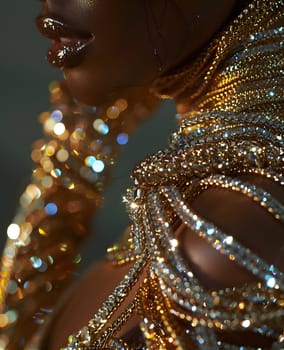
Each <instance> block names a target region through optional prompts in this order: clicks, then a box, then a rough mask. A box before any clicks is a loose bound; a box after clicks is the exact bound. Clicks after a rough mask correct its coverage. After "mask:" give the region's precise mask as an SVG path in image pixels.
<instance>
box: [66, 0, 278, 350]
mask: <svg viewBox="0 0 284 350" xmlns="http://www.w3.org/2000/svg"><path fill="white" fill-rule="evenodd" d="M264 13H265V16H264ZM283 17H284V2H283V1H258V0H256V1H252V2H251V3H250V4H249V5H248V7H247V8H246V9H244V11H243V12H242V13H241V14H240V15H239V16H238V18H237V19H236V20H235V21H234V22H233V23H232V24H231V25H229V27H228V29H227V30H226V31H225V32H224V33H222V34H221V36H220V37H219V40H218V38H217V39H216V40H214V41H213V43H212V44H211V45H210V47H209V49H208V50H207V51H206V52H205V53H203V54H202V55H201V56H200V57H199V58H198V59H197V61H196V62H195V63H193V65H192V68H189V69H188V70H186V71H185V72H182V73H181V74H177V75H176V76H174V79H173V80H172V78H173V77H170V78H169V79H168V80H169V81H168V82H167V81H166V82H165V81H160V82H159V84H160V85H159V84H158V85H159V86H158V90H159V91H160V92H161V94H162V95H163V94H164V93H166V95H168V91H170V93H169V95H171V96H177V95H178V96H180V95H181V94H183V93H185V94H187V93H189V98H188V101H187V102H188V106H190V110H189V112H187V113H184V114H179V115H178V119H179V121H180V126H179V130H178V131H177V132H176V133H175V134H174V135H173V137H172V141H171V143H170V146H169V148H168V149H166V150H164V151H161V152H158V153H157V154H155V155H153V156H151V157H149V158H147V159H146V160H145V161H144V162H142V163H141V164H140V165H139V166H138V167H136V168H135V169H134V172H133V180H134V189H133V191H130V192H128V194H127V196H126V202H127V205H128V210H129V213H130V217H131V218H132V220H133V226H132V230H131V233H130V236H129V247H128V248H125V247H122V248H121V249H117V248H114V249H111V250H110V259H111V260H112V261H113V263H117V264H118V265H119V264H123V263H128V262H129V261H133V260H134V261H136V262H135V265H134V268H132V269H130V272H129V274H128V275H127V276H126V277H125V278H124V280H123V281H122V283H121V284H120V285H119V287H118V288H116V289H115V290H114V292H113V294H111V295H110V296H109V298H108V299H107V301H106V302H105V303H104V304H103V307H102V308H101V309H100V310H99V312H98V313H97V314H96V315H94V317H93V319H92V320H90V322H89V324H88V325H87V326H86V327H85V328H84V329H83V330H81V331H79V332H78V333H77V335H75V336H73V337H71V340H70V342H69V345H68V346H67V348H66V349H68V350H71V349H77V350H79V349H80V350H85V349H90V348H91V349H117V348H118V347H116V346H117V345H114V344H117V340H116V339H115V333H116V331H117V330H118V329H119V328H120V327H121V326H122V322H123V321H124V320H125V321H126V319H128V318H129V317H130V316H131V314H132V313H133V312H137V313H138V314H139V315H140V316H141V325H140V327H141V332H142V333H143V335H144V339H145V344H144V347H145V348H146V349H204V348H206V349H210V350H211V349H212V350H213V349H230V350H235V349H238V350H240V349H245V350H248V349H251V348H250V347H246V346H237V345H233V344H225V343H224V341H222V340H220V339H219V338H218V332H219V331H224V330H229V331H235V330H237V331H242V330H250V331H251V332H254V333H258V334H262V335H264V336H267V337H269V338H271V339H273V345H272V346H273V348H275V349H280V348H282V347H283V346H282V345H283V331H284V329H283V326H282V324H283V318H284V309H283V303H282V300H283V296H284V273H283V272H281V271H280V270H279V269H278V268H277V267H276V266H273V265H271V264H268V263H267V262H266V261H264V260H263V259H262V258H261V257H259V256H257V255H256V254H255V253H254V252H252V251H251V250H249V249H248V248H246V247H244V246H242V245H241V244H240V243H239V242H237V240H236V239H235V238H234V237H233V236H231V235H230V234H227V233H225V232H223V231H222V230H221V229H220V228H218V227H217V226H216V225H213V224H212V223H210V222H207V221H206V220H205V219H204V218H202V217H201V216H200V215H199V214H198V213H197V212H195V211H194V210H192V208H191V206H190V204H191V202H192V201H193V200H194V199H195V198H196V197H197V196H198V195H199V194H200V193H201V192H202V191H204V190H206V189H207V188H209V187H223V188H226V189H228V190H231V191H237V192H239V193H241V194H242V195H244V196H247V197H249V198H251V199H252V200H253V201H254V202H255V203H256V204H258V205H260V206H261V207H263V209H264V210H266V211H267V212H268V213H269V214H270V215H272V216H273V217H274V218H275V220H280V221H281V222H284V205H283V204H282V203H280V202H279V201H278V200H276V199H275V198H274V197H273V196H272V195H271V194H270V193H268V192H267V191H265V190H263V189H262V188H259V187H257V186H255V185H252V184H250V183H248V182H245V181H242V180H240V179H236V177H235V176H236V175H238V174H257V175H259V176H263V177H266V178H269V179H271V180H272V181H274V182H276V183H278V184H279V185H283V184H284V176H283V168H284V162H283V154H284V140H283V133H284V120H283V114H284V108H283V106H284V93H283V71H284V47H283V42H284V28H283V27H279V28H273V25H274V24H275V23H277V21H278V19H280V18H283ZM269 28H272V29H269ZM166 80H167V79H166ZM164 83H166V84H165V85H164ZM156 87H157V86H156ZM176 221H179V222H182V223H183V224H184V225H186V226H187V227H189V228H190V229H191V230H193V231H195V232H196V234H197V235H198V236H199V237H201V238H203V239H204V240H206V241H207V243H208V244H210V245H211V246H212V247H213V248H214V249H216V250H217V251H219V252H220V254H224V255H225V256H227V257H228V259H229V260H234V261H235V262H236V263H238V264H239V265H240V266H243V267H244V268H246V269H247V270H248V271H249V272H251V273H252V274H253V275H254V276H255V277H256V278H257V279H258V283H255V284H250V285H244V286H243V287H238V288H225V289H222V290H214V291H207V290H206V289H205V288H203V286H202V285H201V283H200V281H199V280H198V278H197V277H196V276H195V275H194V273H193V272H192V271H191V268H190V266H188V264H187V263H186V262H185V261H184V259H183V258H182V255H181V253H180V252H179V241H178V239H177V237H176V236H175V223H176ZM137 264H138V266H139V268H138V267H137ZM134 271H135V273H134ZM142 272H143V273H144V275H145V274H146V275H147V278H146V279H145V280H144V281H143V282H141V283H140V287H139V289H138V292H137V293H136V296H135V298H134V301H133V303H130V305H129V307H128V308H126V309H125V310H121V316H120V317H119V318H118V319H117V320H115V321H112V323H110V324H109V322H108V321H109V319H110V316H111V315H112V313H113V310H114V308H115V309H116V310H117V309H118V310H119V308H120V305H121V303H122V300H124V299H125V297H126V295H127V294H128V293H127V290H129V289H131V288H132V285H133V283H135V281H136V280H137V278H138V275H139V274H140V275H141V274H142ZM133 274H134V275H133ZM134 276H135V277H134ZM125 281H129V282H128V283H126V284H125ZM264 306H265V310H266V312H265V313H264V312H263V308H264ZM121 344H122V343H121ZM128 348H130V349H135V344H134V345H133V344H128V345H121V346H120V347H119V349H128ZM258 349H264V348H261V347H258Z"/></svg>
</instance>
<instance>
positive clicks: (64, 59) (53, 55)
mask: <svg viewBox="0 0 284 350" xmlns="http://www.w3.org/2000/svg"><path fill="white" fill-rule="evenodd" d="M91 41H92V38H89V39H76V38H70V39H65V40H64V42H62V41H55V40H53V41H52V44H51V46H50V47H49V49H48V53H47V60H48V62H49V63H50V64H51V65H52V66H55V67H57V68H61V69H64V68H72V67H76V66H78V65H80V63H81V62H82V61H83V59H84V57H85V55H86V53H87V50H88V47H89V45H90V42H91Z"/></svg>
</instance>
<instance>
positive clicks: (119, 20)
mask: <svg viewBox="0 0 284 350" xmlns="http://www.w3.org/2000/svg"><path fill="white" fill-rule="evenodd" d="M235 1H236V0H216V1H214V2H213V1H210V0H201V1H188V0H155V1H151V0H139V1H131V0H122V1H117V0H60V1H59V0H46V2H45V3H44V7H45V13H46V14H48V15H50V16H55V17H56V18H57V19H60V20H62V21H64V22H66V23H68V24H70V25H71V26H72V27H74V29H77V30H81V31H84V32H88V33H92V34H93V35H94V37H95V40H94V41H93V43H92V45H91V46H90V47H89V50H88V54H87V56H86V57H85V60H84V62H83V63H82V64H81V65H79V66H78V67H74V68H72V69H67V70H66V71H65V74H66V81H67V85H68V86H69V88H70V90H71V93H72V94H73V95H74V96H75V97H76V98H77V99H79V100H81V101H82V102H85V103H88V104H101V103H103V102H105V100H106V99H112V96H113V95H116V94H117V92H119V94H121V93H122V92H123V90H129V88H132V87H138V86H149V85H150V84H151V82H152V81H153V80H154V79H156V78H157V77H158V75H160V74H161V73H160V72H159V62H158V60H157V57H155V55H154V49H156V48H157V49H158V50H159V52H160V56H161V57H160V60H161V61H162V66H163V73H165V72H166V71H168V70H171V69H173V68H174V67H176V66H178V65H180V64H182V63H183V62H184V61H185V60H186V59H188V58H189V57H190V56H192V55H193V54H194V53H196V51H198V49H200V47H202V46H203V45H204V44H205V43H206V42H207V41H208V40H209V39H210V38H211V37H212V34H214V33H215V32H216V31H217V30H218V29H219V28H220V27H221V26H222V24H223V23H224V21H225V20H226V18H227V17H228V15H229V14H230V13H231V11H232V8H233V5H234V3H235ZM165 3H166V4H167V6H166V7H165ZM147 4H148V5H147ZM149 6H150V7H151V8H150V10H146V9H147V8H149ZM145 7H146V8H145ZM161 13H163V16H161V15H160V14H161ZM161 17H162V18H161ZM153 18H155V24H153V22H154V21H153ZM169 23H170V25H169ZM158 31H160V32H161V36H162V39H161V38H160V37H159V35H158V34H157V32H158ZM197 33H198V35H197Z"/></svg>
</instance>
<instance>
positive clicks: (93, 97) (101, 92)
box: [64, 69, 116, 106]
mask: <svg viewBox="0 0 284 350" xmlns="http://www.w3.org/2000/svg"><path fill="white" fill-rule="evenodd" d="M64 73H65V80H66V85H67V87H68V89H69V91H70V93H71V95H72V96H73V97H74V98H75V99H76V100H78V101H79V102H80V103H82V104H84V105H88V106H102V105H106V104H110V103H112V102H113V101H114V99H115V98H116V94H115V92H114V88H113V87H112V86H107V85H106V81H104V82H103V83H102V82H100V81H99V79H97V81H95V80H94V79H90V75H89V74H84V72H81V71H78V70H74V69H70V70H68V69H67V70H65V72H64Z"/></svg>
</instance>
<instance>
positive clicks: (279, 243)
mask: <svg viewBox="0 0 284 350" xmlns="http://www.w3.org/2000/svg"><path fill="white" fill-rule="evenodd" d="M240 179H241V180H244V181H246V182H249V183H251V184H254V185H256V186H258V187H259V188H262V189H264V190H265V191H267V192H269V193H271V194H272V196H273V197H274V198H276V199H277V200H278V201H280V202H281V203H284V188H283V186H280V185H279V184H276V183H274V182H272V181H271V180H269V179H267V178H264V177H261V176H255V175H254V176H252V175H250V176H241V177H240ZM192 208H193V209H194V210H195V211H196V212H197V213H198V214H199V215H200V216H202V217H203V218H205V219H207V220H208V221H209V222H211V223H213V224H215V225H216V226H217V227H218V228H220V229H221V230H222V231H224V232H226V233H227V234H229V235H231V236H233V237H235V238H236V239H237V240H238V241H239V242H240V243H241V244H242V245H243V246H245V247H248V248H250V249H251V250H252V251H253V252H254V253H256V254H257V255H259V256H260V257H261V258H262V259H264V260H265V261H267V262H268V263H270V264H274V265H276V266H277V267H278V268H279V269H280V270H282V271H283V270H284V269H283V265H282V264H283V260H284V225H283V222H281V221H280V220H276V219H275V218H274V217H273V215H271V214H270V213H269V212H268V211H267V209H266V208H264V207H262V206H260V205H259V204H258V203H256V202H255V201H253V200H252V199H251V198H248V197H247V196H245V195H244V194H241V193H240V192H235V191H232V190H230V189H222V188H215V187H210V188H208V189H207V190H205V191H204V192H202V193H201V194H200V195H199V196H198V197H197V198H196V199H195V201H194V202H193V203H192ZM179 230H180V235H181V239H182V242H183V244H182V246H183V250H184V254H185V256H186V257H187V259H188V261H189V263H190V267H191V268H192V269H193V270H194V272H195V274H196V275H197V277H199V279H200V280H201V282H203V283H204V284H205V285H207V286H208V287H212V288H219V287H225V286H232V285H238V284H242V283H245V282H252V281H254V280H255V277H254V276H253V275H252V274H251V273H250V272H248V271H247V270H246V269H245V268H242V267H240V266H239V265H237V264H236V263H235V262H234V261H230V260H229V259H228V257H227V256H224V255H221V254H220V253H219V252H218V251H216V250H215V249H214V248H212V247H211V246H210V245H209V244H208V243H207V242H205V241H204V240H203V239H202V238H200V237H198V235H197V234H196V233H195V232H194V231H192V230H190V229H189V228H187V227H185V226H182V227H180V228H179Z"/></svg>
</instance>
